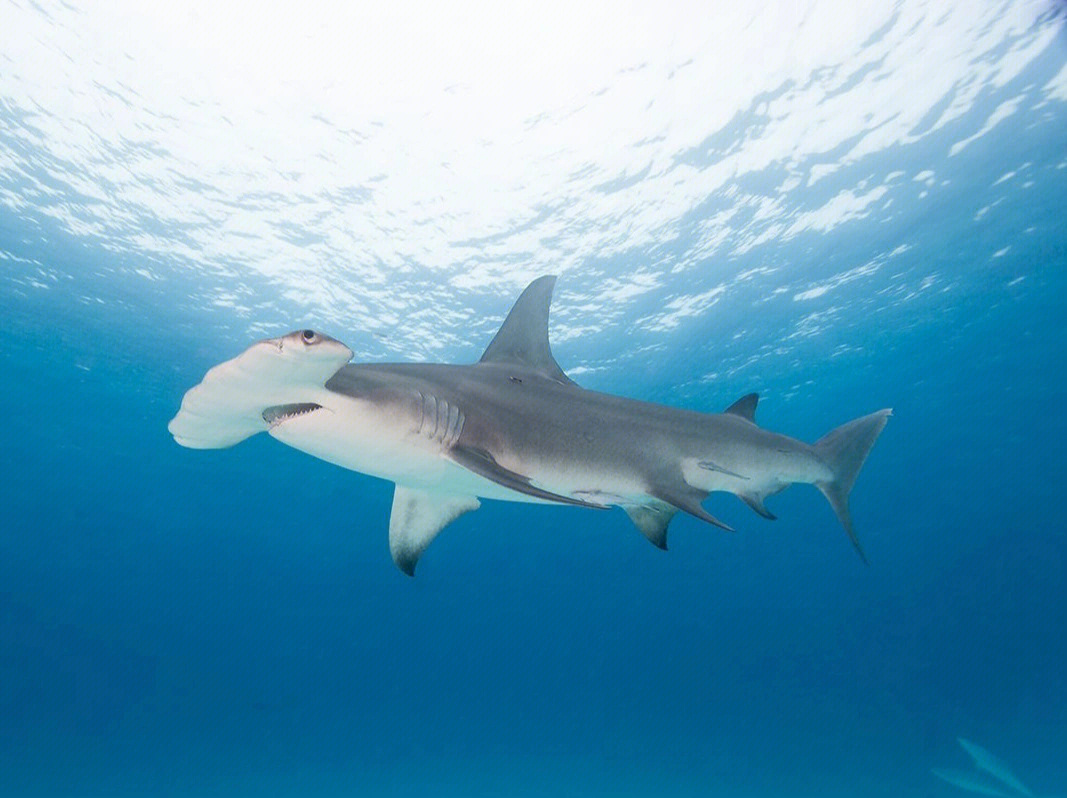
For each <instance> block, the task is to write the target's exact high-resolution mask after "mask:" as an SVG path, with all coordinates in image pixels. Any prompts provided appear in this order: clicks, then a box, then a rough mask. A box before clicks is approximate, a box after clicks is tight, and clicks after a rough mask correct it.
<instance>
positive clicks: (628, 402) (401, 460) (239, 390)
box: [168, 276, 891, 575]
mask: <svg viewBox="0 0 1067 798" xmlns="http://www.w3.org/2000/svg"><path fill="white" fill-rule="evenodd" d="M555 279H556V278H555V277H553V276H546V277H541V278H539V279H537V280H535V281H534V282H533V283H531V284H530V285H529V286H528V287H527V288H526V290H525V291H524V292H523V293H522V295H521V296H520V297H519V299H518V300H517V301H516V303H515V305H514V307H513V308H512V310H511V312H510V313H509V314H508V317H507V318H506V319H505V321H504V324H503V326H502V327H501V328H500V330H499V332H498V333H497V335H496V337H495V338H494V339H493V341H492V343H490V345H489V347H488V348H487V349H486V351H485V354H484V355H483V356H482V358H481V360H480V361H479V362H478V363H475V364H473V365H449V364H438V363H394V364H354V363H350V362H349V360H350V359H351V357H352V352H351V350H349V349H348V347H346V346H345V345H344V344H341V343H340V342H339V341H336V340H334V339H333V338H330V337H328V336H325V335H322V334H321V333H317V332H314V331H312V330H298V331H296V332H293V333H290V334H288V335H286V336H284V337H282V338H275V339H267V340H265V341H260V342H258V343H256V344H254V345H253V346H252V347H250V348H249V349H248V350H246V351H245V352H244V353H242V354H241V355H239V356H238V357H236V358H234V359H233V360H229V361H226V362H225V363H222V364H219V365H218V366H215V367H214V368H213V369H211V370H210V371H209V372H208V373H207V374H206V375H205V377H204V379H203V381H202V382H201V383H200V384H199V385H197V386H194V387H193V388H192V389H190V390H189V391H188V392H187V393H186V395H185V397H184V399H183V400H182V406H181V409H180V410H179V411H178V414H177V415H176V416H175V417H174V419H172V420H171V422H170V424H169V426H168V429H169V430H170V432H171V433H172V434H173V436H174V438H175V440H176V441H177V442H178V443H179V444H182V445H183V446H188V447H191V448H221V447H225V446H232V445H233V444H235V443H237V442H239V441H240V440H243V439H244V438H246V437H249V436H250V435H253V434H255V433H257V432H267V433H268V434H270V435H271V436H272V437H274V438H276V439H277V440H279V441H281V442H282V443H285V444H287V445H289V446H292V447H293V448H295V449H299V450H300V451H302V452H305V453H307V454H310V455H312V456H314V457H318V458H320V459H322V460H326V461H328V462H330V463H334V464H336V465H339V466H341V467H343V468H347V469H351V470H353V471H359V472H362V473H365V474H370V475H373V476H377V477H380V478H382V479H386V480H389V481H392V482H394V483H396V489H395V493H394V499H393V508H392V515H391V519H390V524H389V543H390V550H391V552H392V555H393V559H394V561H395V562H396V565H397V566H398V567H399V568H400V569H401V570H402V571H403V572H404V573H406V574H408V575H414V571H415V565H416V563H417V562H418V559H419V557H420V555H421V554H422V552H423V551H424V550H425V549H426V547H427V546H428V545H429V543H430V542H431V541H432V540H433V538H434V537H435V536H436V535H437V533H438V532H439V531H440V530H441V529H442V528H443V527H444V526H446V525H447V524H448V523H450V522H451V521H452V520H454V519H455V518H458V517H459V516H460V515H462V514H464V513H466V512H469V511H471V510H473V509H475V508H477V507H478V504H479V502H478V499H479V498H482V499H498V500H505V501H517V502H538V503H554V504H570V505H576V506H581V507H587V508H596V509H604V508H608V507H611V506H619V507H622V508H623V509H624V510H625V511H626V512H627V513H628V514H629V516H630V518H631V519H632V520H633V522H634V524H635V525H636V526H637V528H638V529H639V530H640V531H641V533H642V534H644V535H645V537H647V538H648V539H649V540H650V541H651V542H652V543H653V544H655V545H656V546H658V547H659V548H666V533H667V525H668V524H669V523H670V520H671V519H672V518H673V517H674V515H675V514H676V512H677V511H679V510H681V511H684V512H686V513H689V514H690V515H693V516H695V517H697V518H699V519H701V520H703V521H706V522H708V523H710V524H713V525H716V526H719V527H722V528H724V529H729V527H727V526H726V525H725V524H723V523H722V522H721V521H719V520H717V519H716V518H714V517H713V516H712V515H710V514H709V513H708V512H707V511H706V510H705V509H704V508H703V507H702V506H701V503H702V502H703V500H704V499H705V498H706V497H707V495H708V494H709V493H710V492H712V491H725V492H729V493H734V494H735V495H737V496H739V497H740V498H741V499H742V500H743V501H745V502H746V503H747V504H748V505H749V506H750V507H751V508H752V509H753V510H754V511H755V512H757V513H758V514H760V515H762V516H763V517H765V518H774V516H773V515H772V514H771V513H770V511H768V510H767V509H766V507H765V506H764V500H765V499H766V498H767V497H768V496H771V495H773V494H775V493H778V492H779V491H781V490H784V489H785V488H786V487H788V486H789V485H791V484H793V483H808V484H814V485H816V486H817V487H818V488H819V489H820V490H821V491H822V492H823V494H824V495H826V497H827V499H828V500H829V501H830V504H831V505H832V506H833V508H834V510H835V512H836V513H837V515H838V518H839V520H840V521H841V523H842V525H843V526H844V528H845V530H846V532H847V533H848V535H849V537H850V538H851V540H852V542H853V544H854V545H855V547H856V550H857V552H859V554H860V556H861V557H862V558H863V559H864V560H865V561H866V557H865V556H864V554H863V551H862V549H861V548H860V544H859V541H858V539H857V538H856V536H855V534H854V532H853V529H852V520H851V516H850V514H849V508H848V495H849V492H850V491H851V489H852V485H853V482H854V481H855V478H856V475H857V474H858V472H859V470H860V467H861V466H862V465H863V462H864V461H865V460H866V458H867V455H868V453H869V451H870V449H871V447H872V446H873V445H874V442H875V440H876V439H877V437H878V435H879V434H880V433H881V431H882V428H883V427H884V426H885V423H886V420H887V418H888V416H889V415H890V412H891V411H889V410H881V411H878V412H876V413H872V414H871V415H868V416H864V417H862V418H859V419H856V420H854V421H851V422H849V423H848V424H845V425H843V426H841V427H838V428H837V429H835V430H833V431H831V432H830V433H829V434H827V435H826V436H824V437H823V438H821V439H820V440H819V441H817V442H816V443H815V444H812V445H809V444H807V443H804V442H802V441H799V440H796V439H794V438H790V437H787V436H785V435H780V434H777V433H774V432H771V431H769V430H766V429H764V428H762V427H759V426H757V425H756V423H755V410H756V404H757V400H758V397H757V396H756V395H755V394H750V395H748V396H745V397H742V398H741V399H740V400H738V401H737V402H735V403H734V404H733V405H731V406H730V407H729V408H727V410H726V412H723V413H700V412H696V411H692V410H684V409H679V408H673V407H668V406H664V405H658V404H651V403H648V402H642V401H639V400H635V399H627V398H624V397H620V396H614V395H610V394H604V393H598V392H596V391H589V390H585V389H583V388H581V387H579V386H578V385H576V384H575V383H574V382H573V381H572V380H570V379H569V378H568V377H567V376H566V375H565V374H564V373H563V371H562V369H560V367H559V365H558V364H557V363H556V361H555V359H554V358H553V357H552V353H551V350H550V348H549V343H548V313H549V305H550V303H551V298H552V290H553V287H554V285H555Z"/></svg>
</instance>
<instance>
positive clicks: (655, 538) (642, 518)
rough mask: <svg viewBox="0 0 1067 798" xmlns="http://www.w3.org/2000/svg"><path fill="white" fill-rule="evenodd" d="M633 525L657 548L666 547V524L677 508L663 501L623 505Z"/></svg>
mask: <svg viewBox="0 0 1067 798" xmlns="http://www.w3.org/2000/svg"><path fill="white" fill-rule="evenodd" d="M623 509H624V510H626V514H627V515H628V516H630V520H631V521H633V522H634V526H636V527H637V529H638V531H640V533H641V534H642V535H644V536H645V537H646V538H648V541H649V542H650V543H651V544H652V545H653V546H655V547H656V548H659V549H664V550H666V548H667V525H668V524H669V523H670V522H671V519H672V518H674V514H675V513H677V512H678V510H677V508H675V507H671V505H669V504H664V503H663V502H651V503H650V504H637V505H632V506H629V507H624V508H623Z"/></svg>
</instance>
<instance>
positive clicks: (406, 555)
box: [389, 485, 480, 576]
mask: <svg viewBox="0 0 1067 798" xmlns="http://www.w3.org/2000/svg"><path fill="white" fill-rule="evenodd" d="M479 505H480V503H479V501H478V500H477V499H476V498H474V497H473V496H456V495H454V494H451V493H436V492H433V491H427V490H418V489H416V488H407V487H404V486H403V485H397V486H396V490H395V491H394V492H393V511H392V514H391V515H390V516H389V551H390V552H391V553H392V555H393V562H395V563H396V567H397V568H399V569H400V570H401V571H403V572H404V573H406V574H407V575H408V576H414V575H415V564H416V563H418V561H419V556H420V555H421V554H422V553H423V552H424V551H425V550H426V547H427V546H429V545H430V542H431V541H432V540H433V539H434V538H435V537H437V533H438V532H440V531H441V530H442V529H444V528H445V527H446V526H448V524H450V523H451V522H452V521H455V520H456V519H457V518H459V517H460V516H461V515H463V514H464V513H466V512H469V511H471V510H476V509H478V507H479Z"/></svg>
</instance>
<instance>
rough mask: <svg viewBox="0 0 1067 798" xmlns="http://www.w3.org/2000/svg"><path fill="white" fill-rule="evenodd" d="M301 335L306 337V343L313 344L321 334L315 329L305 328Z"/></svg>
mask: <svg viewBox="0 0 1067 798" xmlns="http://www.w3.org/2000/svg"><path fill="white" fill-rule="evenodd" d="M300 337H301V338H303V339H304V343H305V344H313V343H315V340H316V339H317V338H318V337H319V336H318V335H317V334H316V332H315V331H314V330H304V331H303V332H301V333H300Z"/></svg>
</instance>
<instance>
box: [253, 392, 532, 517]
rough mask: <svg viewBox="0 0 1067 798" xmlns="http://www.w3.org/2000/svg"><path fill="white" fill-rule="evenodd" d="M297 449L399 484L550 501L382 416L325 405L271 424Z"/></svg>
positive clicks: (275, 433) (274, 432)
mask: <svg viewBox="0 0 1067 798" xmlns="http://www.w3.org/2000/svg"><path fill="white" fill-rule="evenodd" d="M268 432H269V434H270V435H271V436H272V437H273V438H276V439H277V440H279V441H281V442H282V443H284V444H286V445H287V446H291V447H293V448H294V449H298V450H299V451H301V452H304V453H305V454H310V455H311V456H312V457H317V458H319V459H320V460H325V461H326V462H328V463H333V464H334V465H338V466H341V467H342V468H347V469H349V470H350V471H358V472H360V473H361V474H369V475H370V476H374V477H379V478H381V479H387V480H389V481H391V482H396V483H397V484H399V485H405V486H407V487H411V488H422V489H424V490H436V491H441V492H442V493H452V494H456V495H462V496H477V497H479V498H483V499H499V500H502V501H514V502H535V503H540V504H544V503H550V502H546V501H545V500H544V499H539V498H536V497H534V496H529V495H527V494H525V493H519V492H517V491H514V490H511V489H510V488H507V487H504V486H503V485H499V484H497V483H496V482H493V481H491V480H489V479H486V478H485V477H482V476H479V475H478V474H475V473H474V472H473V471H470V470H468V469H466V468H463V467H462V466H460V465H457V464H456V463H455V462H453V461H452V460H451V459H449V458H448V456H447V455H446V454H445V452H444V451H443V450H442V449H441V447H440V446H439V445H435V444H434V443H433V442H432V441H428V440H427V439H426V437H425V436H422V435H418V434H416V433H414V432H411V431H406V430H402V429H388V428H384V429H383V421H382V420H381V419H377V423H374V421H373V420H371V421H368V420H367V419H365V418H362V417H360V416H359V415H358V414H354V413H350V412H337V411H335V410H331V409H329V408H326V407H323V409H321V410H316V411H315V412H313V413H308V414H306V415H302V416H296V417H294V418H291V419H289V420H287V421H285V422H283V423H281V424H279V425H277V426H275V427H272V428H271V429H270V430H268Z"/></svg>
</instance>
